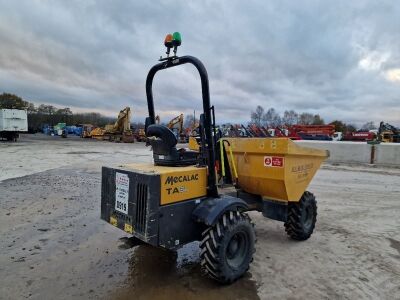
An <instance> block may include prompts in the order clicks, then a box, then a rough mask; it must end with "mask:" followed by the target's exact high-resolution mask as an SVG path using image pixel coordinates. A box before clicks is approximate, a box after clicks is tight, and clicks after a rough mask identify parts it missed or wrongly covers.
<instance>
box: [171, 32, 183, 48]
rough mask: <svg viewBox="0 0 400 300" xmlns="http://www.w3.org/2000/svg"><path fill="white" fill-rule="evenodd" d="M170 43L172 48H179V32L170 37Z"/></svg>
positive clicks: (180, 39) (180, 41) (180, 40)
mask: <svg viewBox="0 0 400 300" xmlns="http://www.w3.org/2000/svg"><path fill="white" fill-rule="evenodd" d="M172 43H173V45H174V46H180V45H181V44H182V37H181V34H180V33H179V32H174V34H173V35H172Z"/></svg>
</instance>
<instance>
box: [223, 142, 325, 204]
mask: <svg viewBox="0 0 400 300" xmlns="http://www.w3.org/2000/svg"><path fill="white" fill-rule="evenodd" d="M224 140H227V141H229V143H230V146H228V143H227V142H225V147H226V149H229V147H231V150H232V152H233V160H234V162H233V163H234V164H235V166H236V169H237V173H238V185H239V186H240V188H241V189H243V190H244V191H245V192H248V193H252V194H256V195H261V196H262V197H265V198H267V199H272V200H277V201H285V202H286V201H299V200H300V197H301V196H302V194H303V193H304V191H305V190H306V188H307V186H308V185H309V183H310V182H311V180H312V178H313V176H314V175H315V173H316V172H317V170H318V169H319V167H320V165H321V163H322V162H323V161H324V160H325V159H326V158H327V157H329V152H328V151H327V150H320V149H312V148H307V147H302V146H299V145H297V144H296V143H294V142H293V141H292V140H290V139H286V138H226V139H224ZM229 162H230V164H229V165H230V167H231V169H232V168H233V164H232V162H231V161H229ZM233 171H234V170H233V169H232V170H231V174H234V173H233Z"/></svg>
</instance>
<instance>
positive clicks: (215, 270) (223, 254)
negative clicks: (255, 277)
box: [200, 211, 255, 283]
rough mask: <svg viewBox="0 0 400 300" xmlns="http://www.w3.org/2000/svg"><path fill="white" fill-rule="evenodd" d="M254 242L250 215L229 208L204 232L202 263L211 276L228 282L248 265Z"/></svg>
mask: <svg viewBox="0 0 400 300" xmlns="http://www.w3.org/2000/svg"><path fill="white" fill-rule="evenodd" d="M254 244H255V233H254V228H253V224H252V223H251V221H250V218H249V216H248V215H247V214H244V213H240V212H238V211H228V212H226V213H225V214H223V215H222V217H221V218H220V219H219V220H218V222H217V223H216V224H215V225H214V226H211V227H209V228H207V229H206V230H205V231H204V232H203V240H202V241H201V244H200V248H201V253H200V257H201V265H202V267H203V269H204V271H205V272H206V273H207V274H208V275H209V276H210V277H211V278H213V279H215V280H217V281H219V282H222V283H231V282H233V281H235V280H236V279H238V278H239V277H241V276H242V275H243V274H244V273H245V272H246V271H247V270H248V269H249V264H250V263H251V261H252V260H253V253H254V252H255V249H254Z"/></svg>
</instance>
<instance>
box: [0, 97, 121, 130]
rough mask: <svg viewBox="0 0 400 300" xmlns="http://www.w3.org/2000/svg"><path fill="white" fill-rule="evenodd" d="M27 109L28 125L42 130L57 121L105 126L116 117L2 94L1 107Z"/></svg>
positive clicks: (0, 98)
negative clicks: (75, 110) (74, 111)
mask: <svg viewBox="0 0 400 300" xmlns="http://www.w3.org/2000/svg"><path fill="white" fill-rule="evenodd" d="M2 108H7V109H25V110H26V111H27V112H28V126H29V130H30V131H34V132H35V131H40V130H41V129H42V127H43V125H49V126H54V125H56V124H57V123H67V125H80V124H93V125H95V126H105V125H106V124H111V123H114V122H115V119H116V118H110V117H106V116H104V115H102V114H99V113H96V112H89V113H73V112H72V111H71V109H70V108H69V107H64V108H57V107H55V106H53V105H47V104H40V105H38V106H35V105H34V104H33V103H30V102H28V101H25V100H23V99H22V98H21V97H18V96H17V95H14V94H8V93H3V94H1V95H0V109H2Z"/></svg>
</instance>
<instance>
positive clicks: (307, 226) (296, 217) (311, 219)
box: [285, 191, 317, 241]
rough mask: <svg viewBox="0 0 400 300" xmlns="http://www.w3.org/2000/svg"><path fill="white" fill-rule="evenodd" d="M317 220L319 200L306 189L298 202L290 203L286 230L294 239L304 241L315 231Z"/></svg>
mask: <svg viewBox="0 0 400 300" xmlns="http://www.w3.org/2000/svg"><path fill="white" fill-rule="evenodd" d="M316 222H317V201H316V200H315V196H314V195H313V194H312V193H310V192H308V191H305V192H304V194H303V196H301V199H300V201H299V202H297V203H289V207H288V216H287V221H286V222H285V231H286V233H287V234H288V236H289V237H291V238H292V239H294V240H298V241H304V240H306V239H308V238H309V237H310V236H311V234H312V233H313V231H314V227H315V223H316Z"/></svg>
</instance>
